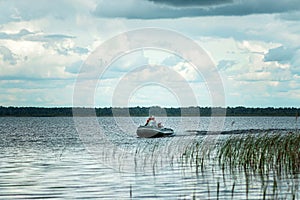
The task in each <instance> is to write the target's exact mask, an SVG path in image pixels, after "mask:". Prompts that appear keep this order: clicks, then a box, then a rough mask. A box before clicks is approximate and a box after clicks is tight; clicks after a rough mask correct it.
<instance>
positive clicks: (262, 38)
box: [0, 0, 300, 107]
mask: <svg viewBox="0 0 300 200" xmlns="http://www.w3.org/2000/svg"><path fill="white" fill-rule="evenodd" d="M0 13H1V15H0V106H39V107H42V106H43V107H69V106H74V105H75V104H74V102H76V106H96V107H110V106H114V107H118V106H153V105H157V106H163V107H180V106H195V105H197V106H201V107H204V106H231V107H234V106H246V107H300V103H299V102H300V101H299V100H300V4H299V2H298V0H282V1H274V0H123V1H117V0H85V1H79V0H51V1H50V0H40V1H36V0H22V1H20V0H0ZM149 27H151V28H156V29H157V30H161V33H163V32H164V31H166V30H167V31H170V32H171V33H174V34H177V35H180V36H182V37H183V38H189V39H190V40H191V41H193V42H195V44H197V45H198V46H199V47H201V48H202V49H203V50H204V51H205V55H206V57H209V59H210V60H211V61H212V63H213V66H210V65H207V68H203V69H202V71H201V70H200V71H199V70H197V67H198V66H195V63H192V62H191V61H190V60H189V59H186V58H185V57H182V55H177V54H176V53H175V52H172V51H168V50H166V49H161V48H159V47H155V46H154V47H153V48H148V47H147V46H146V43H147V42H146V43H145V47H143V48H139V49H136V50H134V51H131V52H123V54H120V55H119V56H115V57H114V58H113V61H112V62H110V63H104V64H103V63H102V64H101V66H99V65H97V62H96V61H95V62H94V63H93V64H92V65H89V66H87V64H88V63H89V60H90V59H91V55H92V54H93V52H97V49H98V50H99V48H100V49H101V48H102V47H103V46H104V44H107V43H109V42H110V45H109V47H110V48H112V50H114V48H116V49H123V47H124V46H130V45H131V44H128V43H129V42H132V41H134V39H133V40H131V41H129V39H128V38H126V35H125V36H124V34H125V33H127V32H130V31H135V30H146V34H144V36H146V37H147V38H149V41H152V40H153V37H154V36H153V35H151V34H149V35H147V28H149ZM149 33H150V32H149ZM118 36H120V38H122V37H123V36H124V37H125V39H124V40H123V39H122V40H120V41H119V40H117V41H116V40H114V38H116V37H118ZM170 38H171V37H170ZM137 40H138V39H137ZM161 40H162V41H163V40H169V39H168V37H167V36H165V35H163V34H162V36H161ZM173 42H174V43H176V42H178V41H177V40H174V41H173ZM162 43H163V42H162ZM181 47H182V48H181V50H182V51H187V49H186V48H185V46H184V44H183V45H182V46H181ZM125 49H126V48H125ZM195 52H196V50H195ZM195 52H193V51H191V52H190V53H191V54H193V53H195ZM109 53H110V50H108V51H107V55H104V54H105V53H103V52H102V54H96V55H98V56H99V60H102V61H103V60H104V59H103V58H102V57H101V56H104V57H105V56H109V55H110V54H109ZM103 66H106V68H105V69H106V70H105V71H103V73H101V74H99V73H100V72H99V71H101V67H103ZM208 66H209V67H210V68H208ZM87 71H88V72H87ZM207 71H213V72H212V73H214V74H215V75H216V76H218V77H220V80H218V81H217V82H216V83H215V85H214V83H212V82H211V81H210V77H207V76H210V75H208V74H209V73H207ZM81 74H88V75H87V76H84V80H79V78H78V77H80V75H81ZM80 81H81V82H84V87H81V86H78V85H79V84H78V82H80ZM76 87H78V88H80V93H77V95H74V93H75V92H74V91H76ZM221 90H222V91H221ZM220 91H221V92H220ZM87 93H89V94H88V95H87ZM78 94H80V95H78ZM215 94H217V95H215ZM220 99H222V101H221V100H220Z"/></svg>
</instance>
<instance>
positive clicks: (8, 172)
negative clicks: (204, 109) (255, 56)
mask: <svg viewBox="0 0 300 200" xmlns="http://www.w3.org/2000/svg"><path fill="white" fill-rule="evenodd" d="M98 120H99V125H100V126H101V127H102V129H101V130H105V133H104V134H105V136H106V139H107V141H105V142H104V141H102V140H100V139H101V137H99V135H100V133H99V132H97V127H93V125H92V124H90V123H89V121H90V119H89V118H82V119H81V122H82V123H83V124H84V125H85V133H86V136H89V138H84V135H82V133H79V134H78V133H77V131H76V129H75V125H74V122H73V119H72V118H1V119H0V136H1V137H0V150H1V154H0V191H1V192H0V198H4V199H7V198H12V199H16V198H20V199H29V198H52V197H53V198H55V197H58V198H82V199H85V198H107V199H120V198H124V199H126V198H127V199H130V198H136V199H140V198H161V199H210V198H217V197H219V198H222V199H223V198H225V199H233V198H234V199H246V198H251V199H262V198H263V197H266V198H293V197H294V198H296V199H297V198H299V194H298V191H299V185H298V184H297V183H298V181H299V178H298V176H297V175H295V176H290V177H289V179H287V178H284V177H282V179H276V180H275V179H274V177H276V178H278V176H274V174H272V173H273V172H270V174H268V176H267V177H265V178H267V180H262V179H261V177H262V176H259V175H258V176H256V175H247V174H245V172H247V170H246V171H245V170H243V169H240V170H239V169H235V170H234V171H232V170H228V169H227V168H226V167H225V168H224V166H220V165H218V158H217V157H216V151H214V148H216V146H217V145H218V144H219V143H220V141H223V140H225V139H226V138H227V137H228V136H230V134H232V133H234V134H238V133H239V131H236V130H240V131H241V132H240V134H241V133H243V134H245V133H247V132H249V133H250V132H251V131H250V130H251V129H252V132H255V133H259V134H263V133H264V132H268V131H273V132H280V133H282V134H284V133H287V132H289V131H295V128H296V124H295V118H289V117H276V118H271V117H266V118H262V117H245V118H234V117H231V118H227V119H226V121H225V126H224V131H225V134H224V135H213V134H212V135H210V134H208V135H204V134H203V133H204V132H205V131H207V130H208V124H209V118H185V119H184V122H182V121H180V120H182V119H180V118H164V119H161V120H162V121H163V122H164V124H165V125H166V126H168V127H172V128H174V130H175V132H176V136H175V137H171V138H154V139H149V138H137V137H136V135H135V130H134V127H126V124H127V120H128V119H127V118H119V119H118V120H117V123H116V122H115V121H114V118H98ZM132 120H133V121H134V123H135V124H136V125H137V126H138V125H139V124H143V123H144V120H145V118H133V119H132ZM233 122H234V123H233ZM120 127H121V128H120ZM122 128H123V130H122ZM124 129H125V130H124ZM253 129H256V130H253ZM258 129H259V130H258ZM187 130H189V131H187ZM203 131H204V132H203ZM87 142H89V144H87ZM107 142H109V143H110V144H112V145H104V144H106V143H107ZM209 142H213V144H214V145H209ZM195 144H196V145H195ZM197 145H198V146H197ZM195 147H197V148H202V149H203V150H202V151H201V152H205V153H206V154H205V155H200V154H193V153H192V152H193V151H192V150H193V149H192V148H195ZM211 147H214V148H211ZM207 152H209V153H207ZM196 156H197V157H199V158H202V157H203V158H205V159H203V160H202V162H201V159H198V160H199V161H197V162H198V163H197V162H194V161H195V160H193V159H191V157H196ZM201 156H202V157H201ZM199 162H200V163H199ZM111 167H113V168H111ZM262 182H268V183H269V184H267V185H264V186H262V184H261V183H262ZM274 185H276V188H275V189H276V190H277V191H279V192H274V191H273V190H274ZM293 195H294V196H293Z"/></svg>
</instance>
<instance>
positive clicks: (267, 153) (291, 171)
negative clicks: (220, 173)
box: [218, 133, 300, 176]
mask: <svg viewBox="0 0 300 200" xmlns="http://www.w3.org/2000/svg"><path fill="white" fill-rule="evenodd" d="M218 159H219V164H220V165H222V167H229V168H230V169H231V170H233V169H236V168H243V169H247V170H248V171H249V170H251V171H252V172H253V173H258V174H261V175H262V174H269V172H271V171H272V172H275V173H276V175H277V176H287V175H296V174H298V173H299V172H300V134H298V133H289V134H270V133H269V134H262V135H253V134H251V135H239V136H231V137H229V138H228V139H227V140H225V141H224V142H223V144H221V148H219V149H218Z"/></svg>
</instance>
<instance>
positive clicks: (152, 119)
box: [145, 115, 156, 126]
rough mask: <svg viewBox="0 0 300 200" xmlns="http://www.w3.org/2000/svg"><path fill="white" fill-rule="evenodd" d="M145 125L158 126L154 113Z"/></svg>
mask: <svg viewBox="0 0 300 200" xmlns="http://www.w3.org/2000/svg"><path fill="white" fill-rule="evenodd" d="M145 126H156V120H155V117H154V116H153V115H152V116H151V117H149V118H148V119H147V121H146V124H145Z"/></svg>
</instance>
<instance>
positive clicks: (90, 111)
mask: <svg viewBox="0 0 300 200" xmlns="http://www.w3.org/2000/svg"><path fill="white" fill-rule="evenodd" d="M73 109H74V110H75V111H76V116H82V117H90V116H95V114H96V115H97V116H98V117H126V116H131V117H147V116H149V115H152V114H153V115H156V116H169V117H197V116H198V117H210V116H212V111H213V116H216V117H217V116H224V113H225V112H226V116H227V117H251V116H257V117H258V116H265V117H267V116H269V117H272V116H289V117H295V118H298V114H300V108H294V107H285V108H273V107H267V108H250V107H242V106H238V107H226V108H222V107H182V108H161V107H158V106H153V107H139V106H137V107H129V108H111V107H105V108H83V107H82V108H72V107H53V108H49V107H3V106H0V117H73ZM128 112H129V113H128Z"/></svg>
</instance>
